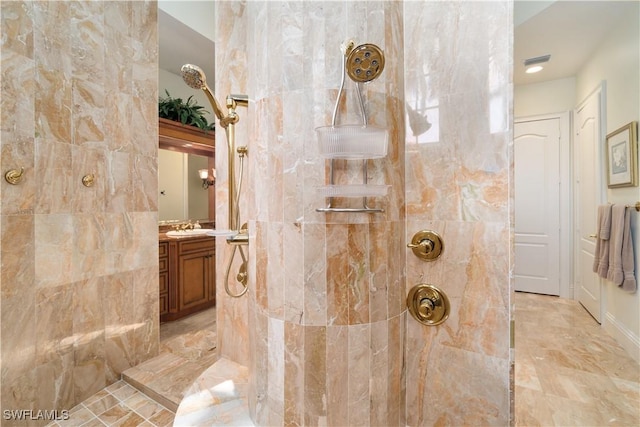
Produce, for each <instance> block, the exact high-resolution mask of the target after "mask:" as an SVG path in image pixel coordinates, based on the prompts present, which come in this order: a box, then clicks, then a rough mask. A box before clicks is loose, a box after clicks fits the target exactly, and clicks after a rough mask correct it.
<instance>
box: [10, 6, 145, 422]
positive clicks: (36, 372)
mask: <svg viewBox="0 0 640 427" xmlns="http://www.w3.org/2000/svg"><path fill="white" fill-rule="evenodd" d="M0 13H1V17H2V40H3V43H2V45H1V46H0V54H1V68H2V89H1V99H2V101H1V103H2V104H1V115H2V116H1V129H0V130H1V145H0V149H1V160H0V164H1V166H2V171H3V174H4V172H6V171H7V170H9V169H12V168H21V167H23V168H24V179H23V181H22V182H21V183H20V184H18V185H15V186H14V185H9V184H8V183H6V182H5V181H4V179H3V180H2V183H1V184H0V191H1V193H0V221H1V225H0V226H1V228H0V230H1V234H0V263H1V266H2V274H1V278H0V280H1V281H0V291H1V294H0V310H1V311H0V313H1V314H0V317H1V321H0V322H1V323H0V345H1V349H0V353H1V363H2V365H1V366H2V367H1V380H2V381H1V383H2V387H1V388H2V397H1V405H2V409H3V410H7V409H59V410H61V409H69V408H71V407H72V406H74V405H75V404H76V403H78V402H80V401H82V400H83V399H85V398H86V397H88V396H90V395H92V394H94V393H95V392H96V391H98V390H100V389H101V388H103V387H105V386H106V385H108V384H110V383H112V382H114V381H115V380H117V379H118V378H119V374H120V372H122V371H123V370H124V369H126V368H129V367H131V366H134V365H136V364H138V363H140V362H142V361H144V360H146V359H147V358H149V357H151V356H153V355H155V354H157V351H158V293H157V286H158V278H157V277H158V261H157V259H158V256H157V251H158V244H157V132H158V131H157V107H156V103H157V67H158V66H157V37H156V35H157V28H156V22H157V5H156V2H155V1H141V2H103V1H98V2H88V1H79V2H30V1H11V2H2V4H1V5H0ZM132 119H133V120H132ZM88 173H93V174H95V176H96V184H95V185H94V186H93V187H90V188H87V187H84V186H83V185H82V184H81V178H82V176H84V175H85V174H88ZM4 423H5V421H3V425H4Z"/></svg>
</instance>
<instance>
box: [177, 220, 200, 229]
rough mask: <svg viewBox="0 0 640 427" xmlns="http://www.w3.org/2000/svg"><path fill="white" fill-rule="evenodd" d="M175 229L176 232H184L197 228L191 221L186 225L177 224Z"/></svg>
mask: <svg viewBox="0 0 640 427" xmlns="http://www.w3.org/2000/svg"><path fill="white" fill-rule="evenodd" d="M173 228H174V229H175V230H176V231H184V230H193V229H194V228H195V227H194V224H192V223H191V221H189V222H187V223H186V224H185V223H183V224H176V225H174V226H173Z"/></svg>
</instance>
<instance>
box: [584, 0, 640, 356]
mask: <svg viewBox="0 0 640 427" xmlns="http://www.w3.org/2000/svg"><path fill="white" fill-rule="evenodd" d="M635 6H636V13H635V14H629V15H627V16H625V18H624V19H623V20H622V21H621V22H620V24H619V25H618V26H617V27H616V28H615V30H614V31H613V33H612V34H611V35H610V36H609V37H608V38H607V39H606V40H605V41H604V42H603V44H602V45H601V46H600V48H599V49H598V50H597V52H596V53H595V54H594V55H593V57H592V58H591V60H590V61H589V62H588V63H587V64H585V66H584V67H583V68H582V70H581V71H580V73H579V74H578V75H577V76H576V96H577V100H578V101H580V100H582V99H584V98H586V96H587V95H588V94H589V93H590V92H591V91H592V90H593V89H594V88H595V87H596V86H597V85H598V84H599V83H600V82H601V81H603V80H604V81H605V82H606V83H605V84H606V90H605V93H606V115H605V119H606V130H605V132H606V133H607V134H608V133H611V132H613V131H615V130H616V129H619V128H620V127H621V126H624V125H626V124H627V123H629V122H632V121H639V120H640V24H639V23H640V3H636V5H635ZM607 201H608V202H609V203H624V204H634V203H635V202H637V201H640V189H639V187H625V188H616V189H609V190H608V191H607ZM631 219H632V232H633V236H634V239H633V240H634V248H635V256H636V277H637V278H638V279H640V274H639V273H640V272H639V271H638V269H640V233H639V231H640V213H637V212H636V211H632V213H631ZM602 325H603V327H604V328H605V329H606V330H607V332H609V333H610V334H611V335H613V336H614V337H615V338H616V340H617V341H618V342H620V344H622V345H623V346H624V347H625V348H626V349H627V350H628V351H629V352H630V353H632V355H633V356H634V357H635V359H636V360H638V361H640V293H639V292H636V293H633V294H629V293H627V292H624V291H622V290H620V289H619V288H618V287H617V286H615V285H613V284H612V283H611V282H605V285H604V317H603V322H602Z"/></svg>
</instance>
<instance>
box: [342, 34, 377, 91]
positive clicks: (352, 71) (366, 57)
mask: <svg viewBox="0 0 640 427" xmlns="http://www.w3.org/2000/svg"><path fill="white" fill-rule="evenodd" d="M346 67H347V74H349V77H350V78H351V80H353V81H354V82H357V83H367V82H370V81H371V80H373V79H375V78H376V77H378V76H379V75H380V73H382V70H383V69H384V53H383V52H382V50H381V49H380V48H379V47H378V46H376V45H374V44H371V43H366V44H361V45H360V46H356V47H354V48H353V49H351V52H348V54H347V62H346Z"/></svg>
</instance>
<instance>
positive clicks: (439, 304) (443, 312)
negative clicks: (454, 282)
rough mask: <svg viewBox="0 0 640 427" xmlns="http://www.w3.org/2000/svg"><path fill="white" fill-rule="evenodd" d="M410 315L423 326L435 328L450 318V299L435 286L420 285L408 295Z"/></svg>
mask: <svg viewBox="0 0 640 427" xmlns="http://www.w3.org/2000/svg"><path fill="white" fill-rule="evenodd" d="M407 308H408V309H409V313H411V315H412V316H413V318H414V319H416V320H417V321H418V322H420V323H422V324H423V325H428V326H435V325H439V324H440V323H442V322H444V321H445V320H447V317H449V310H450V305H449V299H448V298H447V296H446V295H445V294H444V292H442V291H441V290H440V289H438V288H436V287H435V286H433V285H429V284H426V283H420V284H419V285H416V286H414V287H413V288H411V290H410V291H409V295H407Z"/></svg>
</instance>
